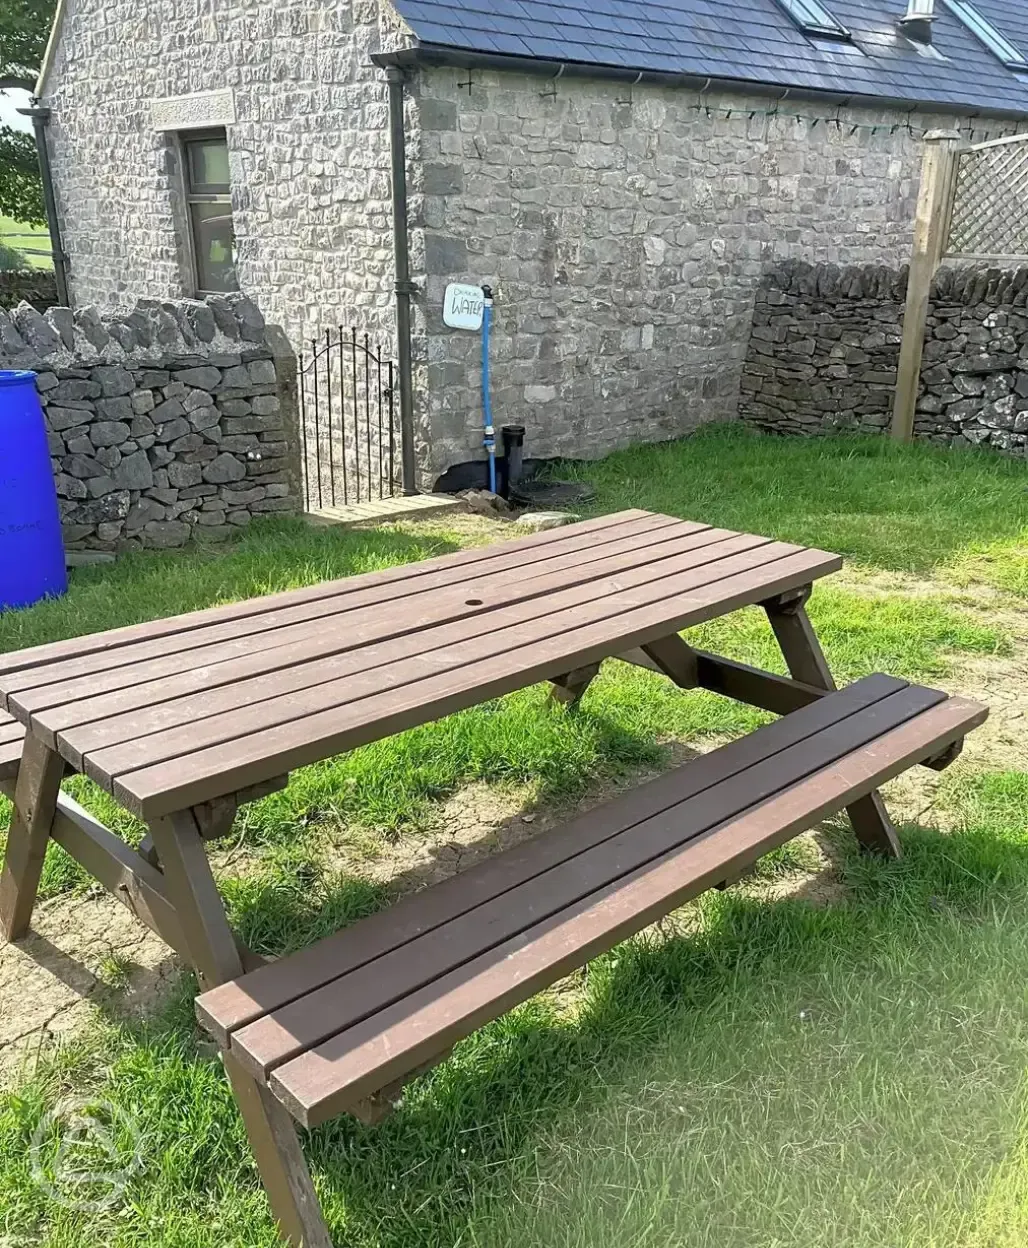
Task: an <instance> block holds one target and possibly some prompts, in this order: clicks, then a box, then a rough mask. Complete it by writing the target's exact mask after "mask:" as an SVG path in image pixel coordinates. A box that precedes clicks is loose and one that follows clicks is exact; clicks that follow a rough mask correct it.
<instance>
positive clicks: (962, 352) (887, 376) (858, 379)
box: [740, 262, 1028, 455]
mask: <svg viewBox="0 0 1028 1248" xmlns="http://www.w3.org/2000/svg"><path fill="white" fill-rule="evenodd" d="M906 286H907V273H906V269H890V268H886V267H880V266H879V267H874V266H868V267H863V268H861V267H851V268H843V269H840V268H838V267H837V266H835V265H810V264H804V263H802V262H796V263H787V264H782V265H778V266H776V267H774V268H773V269H772V270H771V271H770V272H769V273H768V274H767V275H766V276H765V278H764V280H763V282H762V284H761V287H760V289H759V291H758V292H757V299H756V306H755V310H754V316H753V329H752V333H751V336H750V346H749V352H748V354H747V357H746V364H745V367H744V370H743V377H742V401H741V403H740V415H741V416H742V418H743V419H744V420H746V421H749V422H751V423H753V424H755V425H757V426H759V427H760V428H762V429H766V430H770V431H772V432H775V433H795V434H806V435H812V434H820V433H829V432H834V431H836V430H839V429H853V430H860V431H864V432H871V431H874V432H879V431H882V430H884V429H886V428H887V427H888V425H889V423H890V421H891V418H892V403H893V395H894V390H895V385H896V368H897V363H898V360H899V351H900V342H901V338H902V332H903V307H904V300H905V298H906ZM1026 305H1028V267H1024V268H1019V269H1012V270H1005V271H1004V270H1001V269H975V268H943V269H940V270H939V273H938V274H937V275H936V279H935V283H934V285H933V288H932V297H931V305H930V308H929V315H928V325H927V329H926V334H925V345H924V360H923V363H922V366H921V392H920V396H919V398H918V402H917V412H916V418H915V425H914V431H915V434H916V435H917V436H918V437H924V438H929V439H931V440H932V441H933V442H938V443H940V444H943V445H947V446H972V445H975V446H978V445H988V446H993V447H995V448H997V449H998V450H1001V451H1007V452H1011V453H1013V454H1016V455H1025V454H1026V453H1028V450H1026V445H1028V306H1026Z"/></svg>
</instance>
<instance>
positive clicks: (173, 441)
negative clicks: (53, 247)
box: [0, 296, 300, 562]
mask: <svg viewBox="0 0 1028 1248" xmlns="http://www.w3.org/2000/svg"><path fill="white" fill-rule="evenodd" d="M0 368H16V369H20V368H26V369H32V370H34V371H35V372H36V374H37V381H36V385H37V389H38V391H39V395H40V399H41V401H42V405H43V412H44V417H45V420H46V426H47V434H48V438H49V441H50V454H51V462H52V464H53V470H54V475H55V479H56V482H57V494H58V499H59V503H60V509H61V518H62V522H63V526H64V539H65V547H66V549H67V550H68V552H69V557H70V561H71V562H89V561H95V560H96V559H97V558H98V557H99V558H102V557H104V556H108V555H110V556H113V555H114V554H116V553H118V552H120V551H123V550H130V549H137V548H141V547H150V548H158V549H161V548H168V547H176V546H184V545H185V544H186V543H187V542H188V541H189V540H190V539H191V538H193V537H194V536H197V535H202V536H203V537H205V538H208V539H212V540H217V539H224V538H227V537H229V536H231V535H232V534H233V533H235V532H238V530H239V528H240V527H243V526H246V525H248V524H249V523H250V522H251V520H252V519H253V518H254V517H255V516H261V515H267V514H271V513H279V512H296V511H299V510H300V455H299V443H300V439H299V431H298V423H297V404H296V364H295V359H294V357H293V356H292V354H291V352H290V350H289V349H288V345H287V344H286V343H285V340H284V338H283V337H282V335H281V333H280V332H276V331H275V330H273V329H268V328H267V327H266V326H265V323H264V319H263V317H262V316H261V315H260V313H259V312H258V311H257V309H256V307H255V306H254V305H253V304H252V303H251V302H250V301H249V300H248V299H245V298H244V297H242V296H227V297H216V296H212V297H211V298H209V299H208V300H206V301H204V302H202V303H200V302H193V301H189V302H182V303H177V304H174V303H164V304H161V303H157V302H156V301H144V302H140V303H138V304H137V305H136V306H135V307H134V309H133V310H131V311H129V312H114V313H107V314H104V315H100V314H99V313H98V312H97V310H96V309H95V308H93V307H88V306H87V307H84V308H81V309H79V310H78V311H76V312H75V313H74V314H72V312H70V311H69V309H67V308H50V309H49V310H48V311H47V312H46V313H45V314H44V315H40V313H39V312H37V311H36V310H35V309H34V308H32V307H31V305H30V304H28V303H22V304H20V305H19V306H18V307H17V308H15V309H14V310H13V311H12V312H11V313H10V314H9V315H8V314H7V313H5V312H2V311H0Z"/></svg>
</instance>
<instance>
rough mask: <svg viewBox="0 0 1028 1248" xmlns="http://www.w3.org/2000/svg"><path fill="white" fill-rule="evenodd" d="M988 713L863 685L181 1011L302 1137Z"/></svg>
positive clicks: (948, 754)
mask: <svg viewBox="0 0 1028 1248" xmlns="http://www.w3.org/2000/svg"><path fill="white" fill-rule="evenodd" d="M986 715H987V711H986V709H985V708H984V707H982V706H979V705H977V704H975V703H973V702H969V701H966V700H964V699H962V698H948V697H947V696H946V695H945V694H943V693H939V692H937V691H934V690H931V689H924V688H921V687H918V686H913V685H909V684H907V683H906V682H904V681H901V680H896V679H893V678H891V677H887V676H870V677H868V678H866V679H865V680H861V681H859V682H857V683H856V684H854V685H851V686H849V687H848V688H847V689H844V690H842V691H840V692H838V693H832V694H829V695H827V696H826V697H824V698H823V699H821V700H820V701H818V702H816V703H814V704H812V705H810V706H808V707H805V708H804V709H802V710H798V711H796V712H794V713H793V714H791V715H788V716H786V717H785V718H784V719H782V720H779V721H778V722H776V723H774V724H771V725H769V726H767V727H764V728H761V729H760V730H758V731H757V732H755V733H753V734H751V735H750V736H748V737H745V738H743V739H741V740H738V741H735V742H732V743H731V744H729V745H726V746H724V747H722V748H720V749H718V750H715V751H713V752H712V753H710V754H707V755H705V756H703V757H701V758H699V759H696V760H694V761H692V762H690V763H687V764H686V765H684V766H682V767H679V768H677V769H676V770H674V771H672V772H669V773H668V774H666V775H663V776H661V777H659V778H658V779H656V780H654V781H652V782H651V783H649V784H647V785H645V786H643V787H641V788H638V789H635V790H633V791H631V792H629V793H626V794H624V795H623V796H621V797H618V798H617V799H615V800H614V801H612V802H610V803H609V804H607V805H605V806H603V807H600V808H599V809H596V810H593V811H590V812H589V813H587V814H585V815H583V816H581V817H579V818H576V819H574V820H573V821H572V822H570V823H568V824H566V825H565V826H564V827H562V828H560V829H558V830H556V831H554V832H550V833H547V834H545V835H543V836H540V837H538V838H536V839H535V840H532V841H530V842H528V843H526V844H522V845H519V846H517V847H515V848H512V849H510V850H507V851H505V852H504V853H501V854H498V855H496V856H494V857H493V858H491V859H489V860H488V861H486V862H483V863H481V864H479V865H477V866H476V867H474V868H472V869H470V870H468V871H466V872H464V873H462V874H461V875H459V876H456V877H454V878H452V879H450V880H448V881H446V882H444V883H442V884H439V885H436V886H434V887H432V888H429V889H426V890H424V891H422V892H420V893H416V894H413V895H411V896H408V897H407V898H405V899H404V900H402V901H401V902H399V903H398V904H397V905H395V906H393V907H392V908H391V909H389V910H386V911H383V912H382V913H380V914H377V915H374V916H372V917H371V918H368V919H365V920H363V921H361V922H359V923H356V924H354V925H353V926H351V927H349V928H346V929H344V930H343V931H341V932H338V933H336V934H335V935H333V936H331V937H329V938H328V939H326V940H323V941H321V942H320V943H319V944H316V945H313V946H311V947H310V948H308V949H306V950H303V951H302V952H300V953H296V954H293V955H291V956H289V957H287V958H284V959H282V960H280V961H278V962H274V963H270V964H268V965H266V966H264V967H262V968H260V969H259V970H256V971H253V972H251V973H250V974H247V975H245V976H243V977H241V978H239V979H237V980H234V981H232V982H230V983H226V984H223V985H221V986H219V987H216V988H213V989H211V990H210V991H208V992H206V993H204V994H203V995H201V996H200V997H198V999H197V1003H196V1009H197V1016H198V1018H199V1020H200V1022H201V1023H202V1025H203V1026H204V1027H205V1028H207V1030H209V1031H210V1032H211V1034H212V1035H214V1036H215V1037H216V1038H217V1040H218V1041H219V1042H220V1043H221V1045H222V1046H223V1047H224V1048H226V1049H227V1050H229V1051H230V1052H231V1053H232V1054H234V1056H235V1057H236V1058H237V1059H238V1061H239V1062H240V1063H241V1064H242V1065H243V1066H244V1067H245V1068H246V1069H247V1070H248V1071H250V1072H252V1073H253V1074H254V1075H255V1076H256V1077H257V1078H258V1080H260V1081H261V1083H262V1084H264V1085H265V1086H267V1087H268V1088H269V1089H270V1090H271V1092H272V1093H273V1094H274V1095H275V1096H276V1097H277V1098H278V1099H279V1100H280V1101H281V1102H282V1103H283V1104H284V1105H285V1106H286V1108H287V1109H288V1110H289V1111H290V1113H292V1115H293V1116H294V1117H295V1118H296V1119H297V1120H298V1121H299V1122H300V1123H302V1124H303V1125H305V1126H314V1125H317V1124H318V1123H321V1122H324V1121H326V1120H328V1119H329V1118H332V1117H335V1116H336V1115H337V1114H339V1113H341V1112H344V1111H348V1110H349V1111H352V1110H354V1108H355V1107H357V1106H358V1105H359V1104H360V1103H362V1102H366V1100H367V1098H369V1097H374V1096H375V1095H376V1094H377V1093H379V1092H380V1090H381V1089H383V1088H386V1087H388V1086H390V1085H393V1084H395V1083H396V1082H397V1081H398V1080H403V1079H404V1078H406V1077H409V1076H410V1075H411V1074H412V1073H413V1072H415V1071H418V1070H420V1069H423V1068H424V1067H426V1066H427V1065H431V1064H432V1063H433V1062H436V1061H438V1060H441V1058H442V1057H443V1056H444V1055H445V1054H446V1053H447V1052H448V1051H449V1050H450V1049H451V1048H452V1046H453V1044H454V1043H455V1042H456V1041H458V1040H460V1039H461V1038H463V1037H465V1036H467V1035H469V1034H470V1033H471V1032H473V1031H474V1030H476V1029H477V1028H478V1027H481V1026H482V1025H483V1024H485V1023H487V1022H489V1021H491V1020H492V1019H495V1018H497V1017H499V1016H500V1015H501V1014H503V1013H505V1012H506V1011H507V1010H509V1009H511V1008H512V1007H514V1006H516V1005H518V1004H519V1003H520V1002H523V1001H525V1000H527V999H528V998H529V997H531V996H532V995H534V994H535V993H537V992H538V991H540V990H541V989H543V988H546V987H548V986H549V985H551V984H552V983H554V982H555V981H556V980H558V979H560V978H561V977H563V976H564V975H566V974H568V973H569V972H571V971H573V970H575V969H576V968H578V967H581V966H582V965H584V964H585V963H586V962H588V961H589V960H590V959H591V958H594V957H596V956H597V955H598V954H600V953H602V952H604V951H606V950H608V949H610V948H611V947H613V946H614V945H616V944H617V943H618V942H620V941H622V940H624V939H626V938H627V937H629V936H632V935H633V934H635V933H636V932H639V931H640V930H642V929H643V928H645V927H647V926H649V925H650V924H651V923H653V922H655V921H656V920H658V919H660V918H662V917H663V916H665V915H667V914H668V913H669V912H671V911H672V910H674V909H675V908H677V907H678V906H680V905H682V904H683V903H684V902H686V901H688V900H690V899H691V898H693V897H696V896H698V895H699V894H700V893H702V892H704V891H706V890H707V889H709V888H711V887H713V886H717V885H719V884H722V883H723V882H724V881H726V880H730V879H733V878H735V877H736V876H737V875H738V874H740V873H741V872H742V871H744V870H745V869H746V868H747V867H749V866H750V865H751V864H752V863H753V862H755V861H756V860H757V859H758V858H759V857H761V855H763V854H765V853H767V852H768V851H769V850H770V849H773V848H774V847H775V846H777V845H780V844H782V843H784V842H786V841H788V840H790V839H791V838H792V837H794V836H796V835H798V834H799V833H801V832H803V831H805V830H807V829H809V828H810V827H812V826H814V825H815V824H817V823H818V822H820V821H821V820H822V819H824V818H826V817H827V816H830V815H833V814H835V813H837V812H838V811H840V810H842V809H843V808H845V807H846V806H848V805H850V804H851V803H853V802H854V801H855V800H857V799H859V798H862V797H865V796H867V795H868V794H870V793H872V792H873V791H874V790H875V789H876V788H877V787H878V786H879V785H881V784H883V783H885V782H886V781H888V780H890V779H892V778H894V777H895V776H897V775H899V774H900V773H902V772H904V771H906V770H908V769H909V768H910V767H912V766H914V765H915V764H917V763H929V764H932V763H934V764H936V765H941V763H940V760H942V763H944V762H945V761H948V760H949V759H951V758H952V757H954V756H955V750H954V748H953V747H955V746H956V745H957V743H959V742H960V741H961V740H962V739H963V737H964V736H965V734H966V733H968V732H969V731H970V730H971V729H973V728H975V727H977V726H978V725H979V724H980V723H982V722H983V721H984V719H985V718H986Z"/></svg>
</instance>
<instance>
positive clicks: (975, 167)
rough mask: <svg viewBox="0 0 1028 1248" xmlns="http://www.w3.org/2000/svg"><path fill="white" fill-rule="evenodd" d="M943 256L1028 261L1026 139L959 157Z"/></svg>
mask: <svg viewBox="0 0 1028 1248" xmlns="http://www.w3.org/2000/svg"><path fill="white" fill-rule="evenodd" d="M947 251H948V252H949V254H950V255H960V256H1028V135H1019V136H1017V138H1015V139H1000V140H998V141H995V142H992V143H984V144H982V145H980V146H979V147H974V148H971V149H970V150H969V151H966V152H962V153H961V154H960V157H959V160H958V163H957V173H956V185H955V190H954V197H953V214H952V220H951V224H950V232H949V246H948V248H947Z"/></svg>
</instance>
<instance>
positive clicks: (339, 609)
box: [0, 517, 709, 709]
mask: <svg viewBox="0 0 1028 1248" xmlns="http://www.w3.org/2000/svg"><path fill="white" fill-rule="evenodd" d="M640 527H642V528H643V530H644V531H643V532H641V533H638V532H637V531H636V530H638V529H639V528H640ZM708 527H709V526H706V525H694V524H690V523H688V522H685V521H676V520H668V518H666V517H654V518H652V519H650V520H647V521H641V522H637V523H635V524H630V525H628V526H625V528H624V529H619V528H617V527H614V528H612V529H610V530H607V531H605V532H604V534H603V535H602V541H601V543H600V546H599V549H600V550H601V551H602V547H603V546H604V545H606V544H607V539H608V538H609V539H610V540H611V541H613V540H615V539H616V538H623V539H625V540H628V539H630V538H631V539H632V541H631V542H630V545H634V544H635V542H636V541H638V544H639V545H640V546H642V545H646V544H648V542H647V539H648V536H649V534H650V533H651V532H652V533H653V534H654V535H655V537H657V536H658V535H660V534H661V533H663V532H665V531H666V530H667V531H670V532H677V533H679V534H682V535H684V534H687V533H692V532H697V531H703V530H705V529H706V528H708ZM595 543H596V536H595V535H588V534H587V535H585V537H582V536H581V535H579V537H578V538H577V539H574V538H569V539H568V541H567V542H566V543H564V544H562V545H560V546H559V547H556V548H545V547H544V548H542V549H536V550H528V551H522V552H520V554H519V555H518V556H516V557H511V558H508V559H506V560H503V561H502V562H501V563H500V564H499V566H498V559H499V556H497V557H494V558H492V559H487V560H483V561H479V562H471V563H467V562H465V563H464V564H462V565H460V566H446V567H444V568H442V569H439V570H438V571H436V572H434V573H432V574H431V575H427V576H426V575H418V574H417V573H413V574H410V575H408V576H406V577H397V576H393V577H390V578H387V579H386V578H383V579H380V580H375V581H374V582H373V583H372V584H370V585H366V586H365V587H363V588H354V587H353V586H351V585H347V584H346V583H345V582H338V581H337V582H332V583H331V584H332V585H333V586H334V587H335V592H333V593H331V594H321V595H312V594H310V593H308V591H304V590H300V591H296V592H295V593H294V594H293V595H292V596H291V597H290V596H287V597H286V598H285V599H284V600H281V599H280V597H279V596H278V595H276V596H275V601H274V603H273V604H272V605H268V606H265V607H263V609H260V608H261V604H262V603H263V602H264V601H265V600H262V599H256V600H254V603H256V604H257V606H258V608H259V609H257V610H251V611H249V612H247V613H245V614H243V615H240V614H238V613H233V612H231V610H230V609H229V608H223V609H219V610H222V611H224V612H225V613H226V614H227V618H215V619H214V620H211V621H208V622H207V623H206V624H205V625H204V626H203V627H202V628H187V629H185V630H180V631H178V632H174V633H163V632H162V633H161V634H160V635H159V636H157V637H147V636H144V637H142V638H139V639H137V640H135V641H132V642H129V643H126V644H123V645H120V646H118V647H114V648H111V649H108V650H103V651H91V652H90V653H88V654H85V655H81V656H78V657H74V658H65V659H61V660H59V661H56V662H52V663H43V664H41V663H38V662H37V663H33V664H31V665H30V666H27V667H25V668H24V669H22V670H18V671H14V672H10V673H3V672H0V688H2V689H3V690H4V693H5V694H6V695H10V694H12V693H26V692H28V691H30V690H42V689H44V688H46V687H47V686H56V687H57V692H58V695H59V693H60V689H61V687H63V686H65V685H66V684H67V683H68V682H70V681H73V680H80V679H82V678H83V677H88V676H92V675H100V676H101V677H106V678H107V679H112V678H113V676H112V674H113V673H116V672H117V671H118V670H119V669H120V668H123V667H126V666H128V665H130V664H137V663H141V662H143V661H144V660H151V661H153V660H157V659H160V658H162V657H169V656H171V657H174V656H186V661H187V662H188V655H189V653H190V652H192V651H194V650H197V649H199V648H202V647H205V646H212V645H214V644H216V643H218V642H229V641H232V640H233V639H237V638H244V639H245V638H250V637H253V638H255V639H256V638H257V637H258V635H260V634H274V633H275V632H276V631H277V630H279V629H282V628H285V627H286V626H288V625H291V624H302V623H304V622H307V621H310V622H312V627H316V623H315V622H316V621H318V620H322V619H330V618H333V619H334V618H336V617H339V616H342V615H345V614H347V613H349V612H355V611H358V610H367V609H368V608H369V607H376V606H381V605H382V604H384V603H391V604H394V605H395V604H398V603H399V602H401V601H403V600H407V599H411V598H421V597H423V596H425V595H428V594H432V593H436V592H438V591H441V590H446V589H447V588H452V589H453V592H454V593H455V594H459V593H460V591H461V589H462V588H463V587H465V586H466V585H467V583H468V582H469V581H470V580H472V579H477V578H480V577H485V578H491V577H493V576H496V577H499V578H501V579H502V580H513V581H514V582H515V583H516V582H518V581H520V580H521V579H523V578H524V577H525V575H526V573H525V568H526V567H527V566H528V565H530V564H533V563H534V562H543V563H552V564H554V565H555V566H567V567H571V568H574V567H575V566H577V565H578V564H579V563H582V562H586V563H587V562H589V557H591V554H592V551H593V550H594V549H595V548H596V547H595ZM485 549H486V550H491V549H492V548H491V547H486V548H485ZM583 550H584V552H585V557H583ZM420 566H421V565H419V564H414V565H407V571H408V573H410V572H411V568H414V569H418V568H420ZM379 575H380V574H375V576H376V577H379ZM353 579H354V580H358V581H359V580H362V579H363V578H361V577H356V578H353ZM254 603H251V604H249V605H250V606H251V607H252V606H253V605H254ZM200 614H203V613H200ZM185 618H186V619H187V620H189V619H190V618H191V617H185ZM262 640H263V642H264V643H265V644H274V641H275V638H274V636H270V637H264V638H263V639H262ZM254 644H255V645H256V641H255V642H254ZM172 670H181V669H178V668H176V669H172ZM112 687H114V686H112ZM58 700H59V698H58ZM40 705H50V703H49V702H45V701H44V702H42V703H37V704H35V705H34V706H33V707H32V708H31V709H36V708H37V707H38V706H40Z"/></svg>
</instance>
